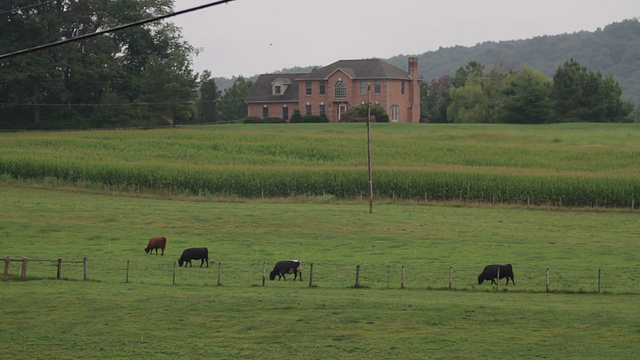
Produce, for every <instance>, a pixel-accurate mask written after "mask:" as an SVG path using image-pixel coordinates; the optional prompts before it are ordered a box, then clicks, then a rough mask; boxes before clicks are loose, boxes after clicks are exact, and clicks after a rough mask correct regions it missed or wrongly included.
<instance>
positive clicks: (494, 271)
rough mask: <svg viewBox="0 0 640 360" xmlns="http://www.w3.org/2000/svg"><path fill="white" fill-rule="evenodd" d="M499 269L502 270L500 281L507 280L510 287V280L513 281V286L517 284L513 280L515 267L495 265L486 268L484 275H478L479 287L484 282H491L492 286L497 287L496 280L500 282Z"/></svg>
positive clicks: (483, 271)
mask: <svg viewBox="0 0 640 360" xmlns="http://www.w3.org/2000/svg"><path fill="white" fill-rule="evenodd" d="M498 269H500V279H504V278H507V285H509V279H511V282H512V283H513V285H515V284H516V281H515V280H514V279H513V267H512V266H511V264H504V265H500V264H494V265H487V266H485V267H484V270H482V273H481V274H480V275H478V285H482V282H483V281H485V280H486V281H489V280H491V284H492V285H494V284H495V285H497V283H496V280H499V279H498Z"/></svg>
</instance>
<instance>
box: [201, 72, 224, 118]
mask: <svg viewBox="0 0 640 360" xmlns="http://www.w3.org/2000/svg"><path fill="white" fill-rule="evenodd" d="M219 97H220V91H219V90H218V86H217V85H216V81H215V80H214V79H212V78H211V72H210V71H208V70H205V71H203V72H202V74H200V98H199V101H198V118H199V120H200V121H201V122H213V121H216V120H217V119H218V99H219Z"/></svg>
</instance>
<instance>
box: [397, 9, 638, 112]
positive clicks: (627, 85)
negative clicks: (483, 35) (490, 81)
mask: <svg viewBox="0 0 640 360" xmlns="http://www.w3.org/2000/svg"><path fill="white" fill-rule="evenodd" d="M408 56H409V55H400V56H396V57H393V58H391V59H387V61H389V62H390V63H392V64H394V65H396V66H398V67H400V68H406V67H407V57H408ZM413 56H417V58H418V64H419V73H420V76H422V77H423V79H424V80H426V81H431V80H433V79H439V78H440V77H442V76H444V75H450V76H454V75H455V72H456V70H457V69H458V68H459V67H460V66H464V65H466V64H467V63H469V61H477V62H479V63H481V64H483V65H485V66H486V68H487V69H492V68H496V69H498V70H502V71H508V70H511V69H514V70H518V69H521V68H522V66H524V65H529V66H531V67H532V68H535V69H538V70H540V71H542V72H544V73H545V74H547V75H549V76H553V74H554V73H555V72H556V70H557V69H558V67H559V66H561V65H562V64H564V62H565V61H567V60H569V59H572V58H573V59H575V60H576V61H578V62H579V63H580V64H582V65H584V66H586V67H587V69H588V70H589V71H600V72H601V73H602V74H603V75H605V76H606V75H611V76H613V77H614V79H616V80H617V81H618V83H619V84H620V86H621V87H622V91H623V94H622V98H623V100H627V101H631V102H633V103H634V104H636V105H640V20H639V19H638V18H635V19H630V20H624V21H622V22H618V23H613V24H610V25H608V26H606V27H605V28H604V29H598V30H596V31H594V32H588V31H581V32H577V33H573V34H562V35H553V36H540V37H534V38H532V39H526V40H514V41H501V42H492V41H488V42H485V43H482V44H478V45H476V46H472V47H463V46H455V47H450V48H440V49H439V50H437V51H429V52H426V53H423V54H420V55H413Z"/></svg>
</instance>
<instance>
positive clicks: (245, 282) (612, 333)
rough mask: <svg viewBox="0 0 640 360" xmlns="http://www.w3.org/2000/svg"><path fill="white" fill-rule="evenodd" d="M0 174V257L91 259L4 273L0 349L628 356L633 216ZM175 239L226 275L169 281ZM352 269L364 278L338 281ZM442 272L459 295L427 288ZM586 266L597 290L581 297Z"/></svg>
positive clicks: (639, 270)
mask: <svg viewBox="0 0 640 360" xmlns="http://www.w3.org/2000/svg"><path fill="white" fill-rule="evenodd" d="M0 185H1V186H0V198H1V199H2V200H3V201H2V202H0V211H2V213H3V217H2V219H1V220H0V241H1V242H0V250H1V251H0V255H1V256H6V255H9V256H11V257H23V256H28V257H30V258H54V259H55V258H58V257H61V258H63V259H81V258H82V257H84V256H86V257H88V258H89V280H90V281H88V282H83V281H79V279H81V276H82V271H81V268H80V267H78V266H75V265H69V266H66V265H65V266H63V276H64V277H66V278H68V279H69V280H68V281H56V280H50V279H49V278H50V277H52V276H53V275H54V274H55V269H54V268H53V267H52V266H51V265H46V264H44V263H32V264H30V265H29V276H30V280H29V281H27V282H20V281H14V279H15V277H16V275H19V270H18V269H19V267H18V266H19V265H16V264H12V265H11V273H12V280H10V281H2V282H0V293H1V294H2V306H1V307H0V324H1V325H0V343H1V344H2V353H3V357H5V356H6V357H7V358H12V357H13V358H16V357H17V358H40V357H47V358H60V359H64V358H69V359H71V358H74V359H75V358H110V359H111V358H149V359H150V358H178V357H188V358H201V357H210V358H247V359H256V358H260V359H275V358H282V357H288V356H298V357H302V358H313V359H336V358H353V359H366V358H389V359H391V358H398V359H400V358H415V359H422V358H447V359H451V358H459V359H463V358H464V359H466V358H488V357H496V358H513V357H518V358H545V357H546V358H563V359H564V358H576V359H578V358H603V359H604V358H617V359H625V358H629V359H631V358H634V357H635V356H636V355H637V353H638V352H639V351H640V345H639V344H640V342H639V341H638V340H639V337H640V335H639V334H640V333H639V330H638V329H640V320H638V317H637V316H636V315H637V304H638V296H639V295H638V294H639V293H640V289H639V288H638V279H640V266H639V265H638V260H637V253H638V249H639V248H638V241H637V235H638V233H640V223H639V222H638V221H637V214H636V213H635V212H633V211H616V210H607V211H597V210H566V209H549V208H521V207H505V206H495V207H475V206H446V205H416V204H408V203H385V202H382V203H377V204H376V208H375V212H374V213H373V214H369V213H368V203H367V202H366V201H364V202H358V201H351V202H335V201H333V202H329V203H324V202H322V201H309V202H303V203H300V202H296V201H290V200H279V201H261V200H251V201H248V200H238V201H212V200H203V199H200V198H182V197H181V198H178V197H173V198H166V197H153V196H148V195H144V196H135V195H122V194H105V193H99V192H95V193H92V192H90V191H87V190H82V189H76V188H58V189H50V188H46V187H40V186H37V185H25V184H22V183H16V182H14V181H9V180H5V181H3V182H1V183H0ZM158 235H163V236H166V237H167V238H168V239H169V242H168V248H167V251H166V254H165V256H164V257H162V256H156V255H147V254H145V253H144V252H143V250H142V249H143V248H144V246H145V245H146V241H147V240H148V238H150V237H151V236H158ZM188 246H208V247H209V249H210V251H211V258H212V261H213V262H215V263H217V262H218V261H219V262H221V263H222V273H223V277H222V283H223V286H220V287H218V286H215V283H216V277H217V265H212V266H211V267H209V268H208V269H207V268H204V269H200V268H197V267H194V268H188V269H185V268H179V269H178V271H177V285H171V281H172V268H173V262H174V261H175V259H177V257H178V256H179V254H180V252H181V250H182V249H183V248H185V247H188ZM292 257H293V258H299V259H301V260H302V261H303V266H304V270H305V271H306V272H305V274H304V275H305V279H304V280H305V281H303V282H295V283H294V282H292V281H287V282H284V281H280V282H278V281H274V282H267V284H266V285H267V286H266V287H264V288H263V287H261V286H260V285H261V266H262V265H261V264H262V262H263V261H267V262H268V263H269V264H270V265H271V266H272V264H273V262H275V261H276V260H279V259H282V258H292ZM126 260H130V262H131V269H130V279H129V281H130V282H129V283H125V281H124V280H125V279H124V276H125V271H124V270H125V264H126ZM311 262H313V263H314V272H315V274H314V279H315V280H314V282H315V284H316V285H317V286H316V287H314V288H309V287H308V282H307V280H308V278H307V276H308V272H307V271H308V266H309V263H311ZM494 262H497V263H502V262H511V263H512V264H513V265H514V271H515V275H516V282H517V285H516V286H511V285H510V286H509V287H504V286H501V289H502V290H501V291H500V292H495V291H494V290H495V289H494V288H492V287H491V286H490V285H487V284H484V285H483V286H478V285H477V282H476V279H475V278H476V276H477V274H478V273H479V271H480V270H481V269H482V267H483V266H484V265H485V264H487V263H494ZM355 264H361V265H362V267H363V279H362V283H363V285H365V286H367V287H366V288H364V289H353V288H351V286H352V285H353V279H354V271H355ZM401 265H405V266H406V269H407V281H406V284H405V289H400V283H399V278H400V269H399V266H401ZM449 266H454V268H455V272H454V273H455V276H454V279H455V280H454V287H455V291H449V290H440V289H443V288H446V287H447V285H448V283H447V282H448V271H449ZM547 267H550V268H551V274H552V277H551V289H552V293H550V294H547V293H544V272H545V269H546V268H547ZM389 268H391V269H392V271H388V270H387V269H389ZM598 268H601V269H602V270H603V289H602V290H603V293H601V294H594V293H593V292H594V291H595V289H596V275H597V269H598ZM418 269H419V270H420V272H418V271H417V270H418ZM269 270H270V269H269ZM389 273H390V275H388V274H389ZM387 277H389V278H391V280H390V281H387ZM185 349H189V352H188V353H186V352H185V351H186V350H185Z"/></svg>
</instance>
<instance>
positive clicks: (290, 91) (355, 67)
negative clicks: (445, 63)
mask: <svg viewBox="0 0 640 360" xmlns="http://www.w3.org/2000/svg"><path fill="white" fill-rule="evenodd" d="M338 70H341V71H342V72H344V73H345V74H346V75H347V76H348V77H350V78H351V79H396V80H411V77H410V76H409V73H408V72H406V71H404V70H402V69H400V68H399V67H396V66H393V65H391V64H389V63H388V62H386V61H384V60H380V59H361V60H340V61H336V62H334V63H333V64H330V65H327V66H325V67H323V68H320V69H317V70H314V71H312V72H310V73H295V74H294V73H292V74H286V73H280V74H262V75H260V76H259V77H258V78H257V79H256V81H255V82H254V83H253V86H252V87H251V90H250V91H249V95H248V96H247V97H246V98H245V100H244V101H245V102H246V103H256V102H258V103H268V102H298V87H299V86H298V84H299V82H300V81H305V80H326V79H328V78H329V76H331V75H332V74H333V73H335V72H336V71H338ZM277 79H279V80H280V81H281V82H282V83H283V84H286V83H287V81H290V82H291V84H290V85H289V86H288V87H287V90H286V91H285V92H284V93H283V94H282V95H273V93H272V85H273V82H274V81H276V80H277ZM295 80H300V81H295Z"/></svg>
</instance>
